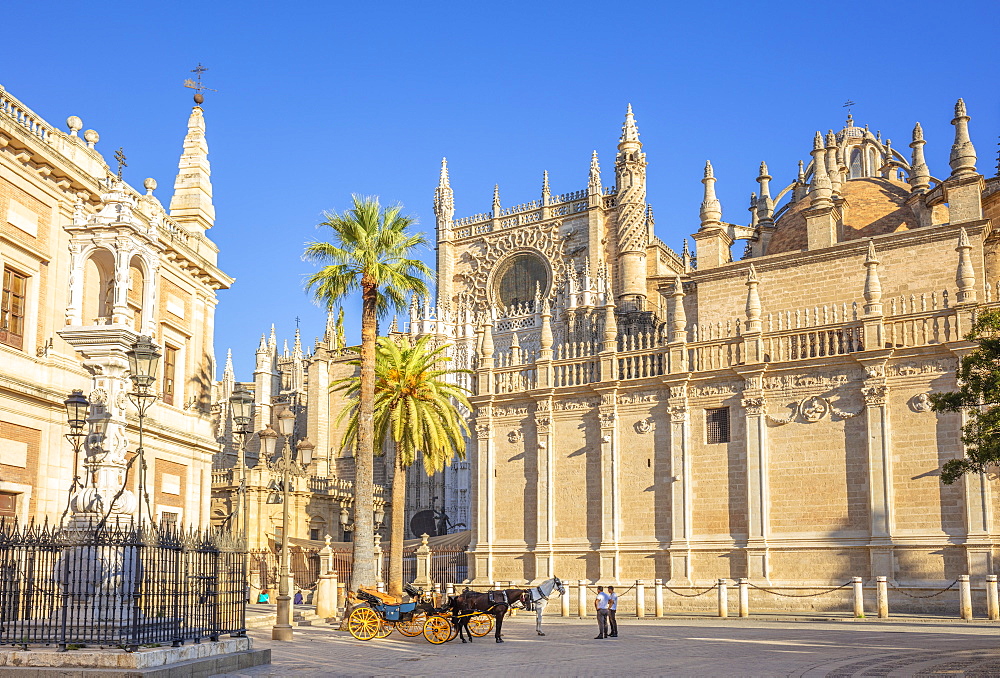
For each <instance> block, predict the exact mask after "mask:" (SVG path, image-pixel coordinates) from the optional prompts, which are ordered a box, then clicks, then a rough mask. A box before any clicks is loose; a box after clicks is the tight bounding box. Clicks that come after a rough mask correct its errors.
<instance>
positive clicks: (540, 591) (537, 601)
mask: <svg viewBox="0 0 1000 678" xmlns="http://www.w3.org/2000/svg"><path fill="white" fill-rule="evenodd" d="M553 591H558V592H559V595H560V596H564V595H566V589H565V588H563V583H562V581H561V580H560V579H559V577H553V578H552V579H546V580H545V581H543V582H542V583H541V584H539V585H538V586H532V587H531V588H530V589H525V590H524V592H525V594H526V597H528V598H529V599H530V600H531V603H530V604H531V607H533V608H534V609H535V631H536V632H537V633H538V635H540V636H544V635H545V634H544V633H542V614H543V613H544V612H545V606H546V605H547V604H548V602H549V596H551V595H552V592H553Z"/></svg>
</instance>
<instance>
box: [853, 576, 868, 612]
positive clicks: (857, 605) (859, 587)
mask: <svg viewBox="0 0 1000 678" xmlns="http://www.w3.org/2000/svg"><path fill="white" fill-rule="evenodd" d="M851 588H853V589H854V617H855V618H856V619H864V618H865V587H864V584H862V583H861V577H851Z"/></svg>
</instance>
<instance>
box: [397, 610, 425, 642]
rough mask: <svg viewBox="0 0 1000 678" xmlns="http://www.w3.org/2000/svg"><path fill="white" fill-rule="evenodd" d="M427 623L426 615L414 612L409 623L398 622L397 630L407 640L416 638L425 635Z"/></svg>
mask: <svg viewBox="0 0 1000 678" xmlns="http://www.w3.org/2000/svg"><path fill="white" fill-rule="evenodd" d="M425 621H427V614H426V613H424V612H414V613H413V616H412V617H410V620H409V621H399V622H396V630H397V631H399V632H400V633H402V634H403V635H404V636H406V637H407V638H415V637H416V636H419V635H420V634H421V633H423V631H424V622H425Z"/></svg>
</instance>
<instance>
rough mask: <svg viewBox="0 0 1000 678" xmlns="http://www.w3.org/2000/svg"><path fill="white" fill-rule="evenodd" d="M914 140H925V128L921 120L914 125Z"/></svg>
mask: <svg viewBox="0 0 1000 678" xmlns="http://www.w3.org/2000/svg"><path fill="white" fill-rule="evenodd" d="M913 140H914V141H923V140H924V128H923V127H921V126H920V123H919V122H918V123H917V124H916V125H914V126H913Z"/></svg>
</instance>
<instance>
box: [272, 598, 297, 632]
mask: <svg viewBox="0 0 1000 678" xmlns="http://www.w3.org/2000/svg"><path fill="white" fill-rule="evenodd" d="M277 603H278V610H277V615H276V616H277V623H276V624H275V625H274V626H272V627H271V640H291V639H292V598H291V596H289V595H278V600H277Z"/></svg>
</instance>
